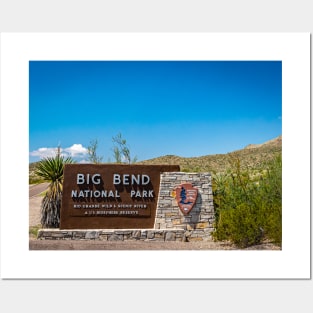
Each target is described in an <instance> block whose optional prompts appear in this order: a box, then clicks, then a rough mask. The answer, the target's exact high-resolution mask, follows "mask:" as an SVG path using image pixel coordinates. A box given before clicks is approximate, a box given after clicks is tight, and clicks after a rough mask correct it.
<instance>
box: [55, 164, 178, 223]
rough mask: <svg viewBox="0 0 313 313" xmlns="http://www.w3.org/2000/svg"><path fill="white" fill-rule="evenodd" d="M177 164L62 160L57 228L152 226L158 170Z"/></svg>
mask: <svg viewBox="0 0 313 313" xmlns="http://www.w3.org/2000/svg"><path fill="white" fill-rule="evenodd" d="M179 171H180V168H179V166H178V165H121V164H66V165H65V166H64V182H63V195H62V205H61V212H60V229H112V228H114V229H137V228H139V229H140V228H153V226H154V219H155V214H156V206H157V201H158V193H159V185H160V174H161V173H162V172H179Z"/></svg>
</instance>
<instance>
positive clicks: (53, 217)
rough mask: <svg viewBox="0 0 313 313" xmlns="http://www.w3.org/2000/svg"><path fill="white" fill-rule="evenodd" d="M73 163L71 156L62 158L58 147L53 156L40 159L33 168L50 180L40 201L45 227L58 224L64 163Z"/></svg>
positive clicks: (42, 221) (37, 173)
mask: <svg viewBox="0 0 313 313" xmlns="http://www.w3.org/2000/svg"><path fill="white" fill-rule="evenodd" d="M67 163H74V161H73V160H72V158H70V157H68V158H64V157H63V156H61V155H60V148H58V152H57V155H56V156H55V157H47V158H44V159H42V160H41V161H40V162H39V163H38V165H37V167H36V170H35V173H36V175H38V176H40V177H42V178H43V179H44V180H45V181H48V182H50V185H49V188H48V191H47V193H46V195H45V196H44V198H43V200H42V203H41V224H42V227H45V228H57V227H59V225H60V207H61V199H62V190H63V168H64V164H67Z"/></svg>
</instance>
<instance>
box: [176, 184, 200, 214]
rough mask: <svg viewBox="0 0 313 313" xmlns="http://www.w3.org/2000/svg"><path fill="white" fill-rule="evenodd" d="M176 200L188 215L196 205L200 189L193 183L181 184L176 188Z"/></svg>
mask: <svg viewBox="0 0 313 313" xmlns="http://www.w3.org/2000/svg"><path fill="white" fill-rule="evenodd" d="M175 192H176V201H177V204H178V206H179V208H180V210H181V211H182V213H183V214H184V215H187V214H188V213H189V212H190V211H191V210H192V208H193V206H194V205H195V203H196V201H197V196H198V189H196V188H194V187H192V184H189V183H185V184H181V185H179V186H178V187H177V188H176V189H175Z"/></svg>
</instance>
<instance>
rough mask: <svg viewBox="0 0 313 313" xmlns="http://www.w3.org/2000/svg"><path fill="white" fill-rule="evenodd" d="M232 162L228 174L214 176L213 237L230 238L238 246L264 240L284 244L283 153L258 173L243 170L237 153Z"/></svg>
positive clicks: (232, 157) (246, 245)
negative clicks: (214, 214)
mask: <svg viewBox="0 0 313 313" xmlns="http://www.w3.org/2000/svg"><path fill="white" fill-rule="evenodd" d="M230 165H231V166H230V169H229V170H228V171H227V172H226V173H224V174H217V175H214V176H213V195H214V206H215V210H216V216H215V231H214V232H213V234H212V235H213V238H214V239H215V240H230V241H231V242H233V243H235V244H236V245H238V246H239V247H248V246H250V245H254V244H258V243H260V242H261V241H262V240H263V239H269V240H271V241H273V242H274V243H277V244H279V245H281V241H282V159H281V154H280V155H278V156H277V157H276V158H274V159H273V160H271V161H269V162H266V163H265V164H263V169H262V170H261V172H260V173H259V174H258V175H256V174H255V173H253V172H252V171H251V170H249V169H242V167H241V164H240V159H239V158H238V157H236V156H235V155H232V156H231V159H230ZM252 174H253V175H252Z"/></svg>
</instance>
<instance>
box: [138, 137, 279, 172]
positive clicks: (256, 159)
mask: <svg viewBox="0 0 313 313" xmlns="http://www.w3.org/2000/svg"><path fill="white" fill-rule="evenodd" d="M281 152H282V136H278V137H276V138H274V139H271V140H268V141H266V142H264V143H262V144H250V145H248V146H246V147H245V148H243V149H240V150H236V151H233V152H229V153H226V154H212V155H206V156H200V157H192V158H184V157H179V156H176V155H165V156H161V157H158V158H153V159H149V160H145V161H141V162H137V164H178V165H180V169H181V171H184V172H212V173H217V172H224V171H226V170H227V169H228V168H229V165H230V159H231V157H232V156H234V155H235V156H236V157H238V158H239V159H240V162H241V166H243V167H245V168H249V169H255V170H257V169H259V168H262V165H263V164H264V162H266V161H267V160H269V159H272V158H273V157H274V156H275V155H277V154H280V153H281Z"/></svg>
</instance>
